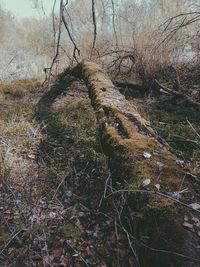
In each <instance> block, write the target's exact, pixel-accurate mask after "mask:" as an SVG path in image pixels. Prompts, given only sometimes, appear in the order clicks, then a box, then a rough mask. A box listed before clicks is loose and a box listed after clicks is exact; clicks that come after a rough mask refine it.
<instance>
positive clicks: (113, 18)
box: [111, 0, 118, 48]
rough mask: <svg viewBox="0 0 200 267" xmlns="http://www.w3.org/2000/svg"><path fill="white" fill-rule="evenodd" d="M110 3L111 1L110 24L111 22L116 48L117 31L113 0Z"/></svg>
mask: <svg viewBox="0 0 200 267" xmlns="http://www.w3.org/2000/svg"><path fill="white" fill-rule="evenodd" d="M111 3H112V24H113V30H114V34H115V43H116V48H118V38H117V31H116V27H115V4H114V1H113V0H111Z"/></svg>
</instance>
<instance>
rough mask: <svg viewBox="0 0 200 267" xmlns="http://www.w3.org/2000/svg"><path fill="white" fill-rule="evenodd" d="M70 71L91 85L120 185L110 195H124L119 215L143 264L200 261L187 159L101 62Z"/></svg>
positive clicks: (194, 263) (114, 177)
mask: <svg viewBox="0 0 200 267" xmlns="http://www.w3.org/2000/svg"><path fill="white" fill-rule="evenodd" d="M68 72H69V73H71V74H73V75H75V76H76V77H79V78H81V79H83V80H84V81H85V83H86V85H87V88H88V91H89V96H90V99H91V103H92V106H93V108H94V110H95V112H96V117H97V122H98V126H99V133H100V137H101V143H102V147H103V151H104V152H105V154H106V155H107V156H108V158H109V164H110V169H111V171H112V180H113V183H114V186H116V187H115V188H117V189H116V190H117V191H114V192H111V194H110V195H109V198H108V199H110V198H112V197H113V198H114V200H116V201H117V200H118V199H119V197H120V196H121V194H123V196H124V197H126V201H125V202H126V205H125V206H124V207H123V209H122V210H123V211H121V213H120V216H121V217H123V216H124V219H123V218H122V220H123V221H124V223H125V225H127V229H129V230H130V231H131V229H132V234H133V235H134V237H135V240H138V242H137V241H135V242H136V243H137V245H138V246H137V247H138V253H139V262H140V266H145V267H146V266H148V267H150V266H154V267H155V266H159V267H160V266H164V267H169V266H176V267H177V266H187V267H188V266H200V256H199V251H198V247H199V243H198V242H199V237H198V233H197V232H196V231H197V228H198V227H199V226H198V227H197V224H195V222H194V221H192V219H191V218H196V219H195V220H196V222H197V221H198V222H200V220H199V214H200V211H198V210H196V209H194V208H193V206H190V205H189V204H190V203H192V202H194V201H195V202H196V198H197V195H196V194H195V190H194V186H193V184H192V182H191V181H190V180H189V179H187V178H188V177H187V173H188V170H187V169H186V168H185V167H184V162H182V161H181V160H179V159H177V157H176V156H175V155H173V154H172V153H171V152H170V150H169V148H168V147H167V146H166V145H165V144H163V143H162V142H160V140H159V138H158V137H157V136H156V134H155V133H154V131H153V129H152V128H151V126H150V124H149V122H148V121H146V120H145V119H144V118H142V117H141V115H140V114H139V113H138V111H137V108H136V105H135V104H134V103H133V104H130V103H129V102H128V101H127V100H126V99H125V97H124V96H123V95H122V94H120V92H119V90H118V89H117V88H116V87H115V86H114V85H113V83H112V82H111V81H110V79H109V78H108V76H107V75H106V74H105V73H104V72H103V70H102V69H101V68H100V67H99V66H98V65H96V64H94V63H91V62H82V63H80V64H79V65H76V66H73V67H71V68H70V69H68ZM186 188H187V190H186ZM183 189H185V190H183ZM193 213H195V215H194V214H193ZM134 214H139V216H137V215H134ZM127 218H128V219H127ZM127 221H129V226H128V222H127ZM130 222H131V223H132V225H131V226H130ZM133 229H135V230H133ZM198 231H199V233H200V229H199V228H198ZM144 240H145V241H144Z"/></svg>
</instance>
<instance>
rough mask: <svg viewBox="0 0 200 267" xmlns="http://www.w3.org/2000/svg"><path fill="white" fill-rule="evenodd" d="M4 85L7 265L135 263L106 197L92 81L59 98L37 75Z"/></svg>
mask: <svg viewBox="0 0 200 267" xmlns="http://www.w3.org/2000/svg"><path fill="white" fill-rule="evenodd" d="M1 89H2V90H1V102H0V120H1V123H0V125H1V137H0V174H1V179H0V203H1V205H0V222H1V226H0V266H2V267H3V266H6V267H7V266H19V267H23V266H66V267H68V266H99V267H100V266H101V267H103V266H133V260H132V257H131V256H130V254H129V252H128V251H129V250H127V247H129V244H128V241H127V239H126V238H125V236H124V234H123V231H122V229H121V226H119V225H118V224H117V223H116V221H115V218H113V216H112V210H111V209H110V208H109V207H108V206H109V205H108V204H107V203H104V202H106V201H101V200H102V197H103V194H104V193H105V192H104V185H105V181H106V179H107V178H108V177H109V170H108V168H107V162H106V158H105V156H104V155H103V154H102V151H101V147H100V143H99V139H98V133H97V131H96V120H95V115H94V113H93V111H92V108H91V105H90V101H89V99H88V97H87V90H86V88H85V87H84V86H83V84H81V83H78V84H77V83H74V84H73V85H72V86H71V87H70V88H67V90H66V91H65V92H64V93H62V94H61V95H58V96H55V98H53V100H52V99H51V98H49V97H48V96H49V95H48V94H47V96H46V97H45V96H44V94H43V90H44V89H43V88H42V87H41V84H40V83H38V82H37V81H36V80H31V81H30V80H24V81H18V82H16V83H15V82H13V83H12V84H10V85H6V86H5V85H2V86H1ZM41 99H43V100H42V101H41ZM41 103H42V105H45V106H47V107H48V108H47V109H44V110H45V111H44V110H43V109H40V108H39V106H40V105H41ZM103 206H104V207H103ZM102 207H103V208H102Z"/></svg>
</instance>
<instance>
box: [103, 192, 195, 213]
mask: <svg viewBox="0 0 200 267" xmlns="http://www.w3.org/2000/svg"><path fill="white" fill-rule="evenodd" d="M124 192H127V193H144V194H149V195H158V196H161V197H164V198H167V199H170V200H172V201H174V202H176V203H178V204H180V205H181V206H183V207H185V208H187V209H190V210H192V211H195V212H197V213H199V214H200V211H199V210H196V209H194V208H192V207H191V206H190V205H188V204H186V203H184V202H182V201H180V200H178V199H176V198H174V197H171V196H169V195H167V194H164V193H160V192H157V191H148V190H142V189H135V190H131V189H121V190H117V191H115V192H112V193H110V194H109V195H108V196H107V197H106V198H109V197H111V196H112V195H114V194H118V193H124Z"/></svg>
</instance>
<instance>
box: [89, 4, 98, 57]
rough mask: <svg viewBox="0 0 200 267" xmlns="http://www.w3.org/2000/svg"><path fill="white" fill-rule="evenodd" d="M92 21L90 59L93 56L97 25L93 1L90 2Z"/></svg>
mask: <svg viewBox="0 0 200 267" xmlns="http://www.w3.org/2000/svg"><path fill="white" fill-rule="evenodd" d="M92 21H93V27H94V36H93V43H92V49H91V53H90V57H92V55H93V51H94V48H95V44H96V37H97V24H96V14H95V0H92Z"/></svg>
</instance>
